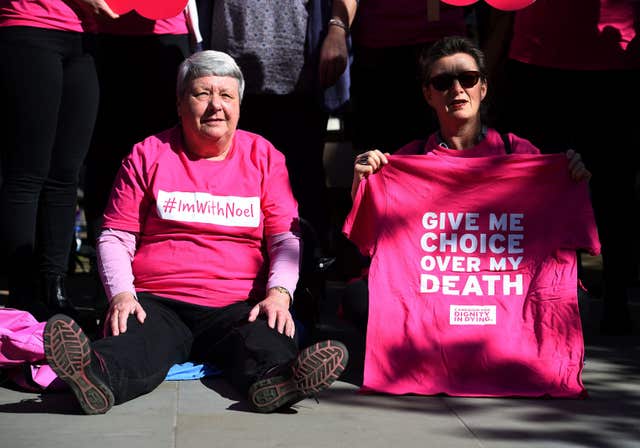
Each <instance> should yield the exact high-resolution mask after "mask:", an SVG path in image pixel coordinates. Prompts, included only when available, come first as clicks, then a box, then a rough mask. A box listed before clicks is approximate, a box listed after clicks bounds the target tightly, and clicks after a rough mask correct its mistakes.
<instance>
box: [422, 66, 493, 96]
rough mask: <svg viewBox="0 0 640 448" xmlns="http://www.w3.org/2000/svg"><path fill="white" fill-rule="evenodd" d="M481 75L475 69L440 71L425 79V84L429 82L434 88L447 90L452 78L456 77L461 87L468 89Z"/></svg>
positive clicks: (451, 83)
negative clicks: (453, 71) (458, 71)
mask: <svg viewBox="0 0 640 448" xmlns="http://www.w3.org/2000/svg"><path fill="white" fill-rule="evenodd" d="M481 76H482V75H480V72H478V71H475V70H468V71H466V72H460V73H441V74H439V75H437V76H434V77H433V78H431V79H429V80H428V81H427V85H429V84H431V85H432V86H433V88H434V89H436V90H439V91H441V92H444V91H445V90H449V89H450V88H451V86H452V85H453V80H454V79H457V80H458V82H459V83H460V85H461V86H462V87H464V88H465V89H469V88H471V87H473V86H475V85H476V84H478V81H479V80H480V78H481Z"/></svg>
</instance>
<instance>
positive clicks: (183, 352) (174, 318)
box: [91, 293, 298, 404]
mask: <svg viewBox="0 0 640 448" xmlns="http://www.w3.org/2000/svg"><path fill="white" fill-rule="evenodd" d="M138 299H139V300H140V304H141V305H142V307H143V308H144V310H145V311H146V313H147V318H146V320H145V321H144V323H143V324H140V323H139V322H138V320H137V318H136V317H135V316H130V317H129V320H128V321H127V331H126V332H125V333H122V334H120V335H118V336H108V337H105V338H103V339H98V340H96V341H94V342H92V345H91V347H92V350H93V351H94V353H95V354H96V357H95V359H94V368H95V369H96V370H98V371H103V373H104V375H103V376H104V377H105V380H106V382H107V384H108V385H109V387H110V388H111V390H112V391H113V394H114V396H115V402H116V404H119V403H124V402H126V401H128V400H131V399H132V398H135V397H138V396H140V395H143V394H146V393H148V392H151V391H152V390H153V389H155V388H156V387H157V386H158V385H160V383H162V381H163V380H164V378H165V377H166V375H167V372H168V371H169V369H170V368H171V366H172V365H173V364H176V363H183V362H186V361H189V360H190V361H195V362H210V363H212V364H215V366H216V367H218V368H220V369H222V370H223V372H224V374H225V376H226V377H227V378H228V380H229V381H230V383H231V384H232V385H233V386H234V387H235V388H236V389H238V390H239V391H241V392H246V391H247V389H248V388H249V386H250V385H251V384H252V383H254V382H255V381H257V380H259V379H261V378H263V377H264V376H265V375H266V374H267V373H269V374H271V372H272V371H273V370H274V369H275V370H276V371H278V370H279V368H281V367H285V366H288V365H290V364H291V363H292V362H293V361H294V360H295V358H296V356H297V354H298V348H297V346H296V344H295V342H294V340H293V339H291V338H289V337H287V336H285V335H283V334H280V333H278V332H277V331H276V330H274V329H272V328H269V326H268V325H267V322H266V320H265V319H262V318H258V319H257V320H256V321H255V322H248V321H247V316H248V315H249V311H250V310H251V308H252V307H253V306H254V305H255V303H253V302H248V301H246V302H238V303H235V304H232V305H229V306H226V307H222V308H208V307H203V306H198V305H192V304H188V303H184V302H179V301H176V300H171V299H166V298H161V297H158V296H154V295H152V294H148V293H139V294H138Z"/></svg>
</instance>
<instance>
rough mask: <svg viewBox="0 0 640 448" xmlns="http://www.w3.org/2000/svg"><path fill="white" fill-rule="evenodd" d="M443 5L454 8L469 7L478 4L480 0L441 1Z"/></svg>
mask: <svg viewBox="0 0 640 448" xmlns="http://www.w3.org/2000/svg"><path fill="white" fill-rule="evenodd" d="M441 1H442V3H446V4H448V5H453V6H469V5H472V4H474V3H475V2H477V1H478V0H441Z"/></svg>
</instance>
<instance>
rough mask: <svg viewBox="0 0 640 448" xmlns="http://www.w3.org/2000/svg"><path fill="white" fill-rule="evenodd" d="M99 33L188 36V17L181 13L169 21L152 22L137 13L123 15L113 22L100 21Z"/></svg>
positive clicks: (108, 20) (110, 20) (109, 20)
mask: <svg viewBox="0 0 640 448" xmlns="http://www.w3.org/2000/svg"><path fill="white" fill-rule="evenodd" d="M98 33H100V34H114V35H125V36H144V35H149V34H188V33H189V29H188V27H187V17H186V14H185V12H184V11H183V12H181V13H180V14H178V15H176V16H175V17H171V18H169V19H159V20H151V19H147V18H145V17H142V16H141V15H139V14H138V13H136V12H135V11H132V12H129V13H127V14H123V15H121V16H120V17H119V18H117V19H115V20H113V19H109V18H103V19H100V20H98Z"/></svg>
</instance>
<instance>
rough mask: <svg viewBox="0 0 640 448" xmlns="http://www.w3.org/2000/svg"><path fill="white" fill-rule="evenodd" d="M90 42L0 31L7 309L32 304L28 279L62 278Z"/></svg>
mask: <svg viewBox="0 0 640 448" xmlns="http://www.w3.org/2000/svg"><path fill="white" fill-rule="evenodd" d="M89 39H90V38H89V37H87V36H86V35H83V34H81V33H72V32H65V31H57V30H49V29H40V28H32V27H5V28H0V61H2V62H1V63H0V135H2V138H3V140H2V142H1V143H0V153H1V155H2V163H1V166H2V178H3V182H2V189H1V191H0V217H1V218H0V241H1V242H2V254H1V258H2V260H3V261H4V262H6V263H7V269H8V275H9V290H10V303H11V304H12V306H16V307H21V304H24V302H25V301H31V300H33V295H34V291H33V285H34V281H33V278H32V277H33V274H37V273H38V271H39V272H42V273H55V274H61V273H65V272H66V271H67V265H68V258H69V253H70V249H71V241H72V238H73V224H74V216H75V210H76V199H77V198H76V196H77V186H78V176H79V172H80V168H81V166H82V162H83V160H84V157H85V154H86V153H87V150H88V148H89V142H90V139H91V133H92V132H93V126H94V122H95V118H96V112H97V107H98V81H97V77H96V70H95V65H94V60H93V57H92V56H91V53H90V51H89V50H90V42H88V40H89Z"/></svg>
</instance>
